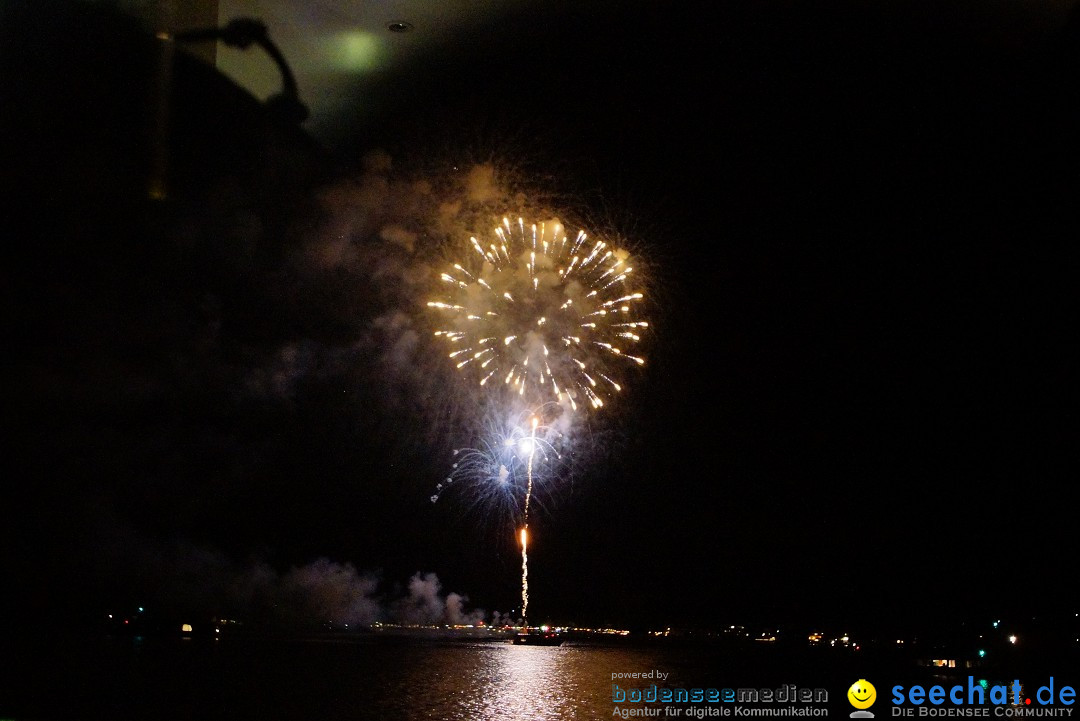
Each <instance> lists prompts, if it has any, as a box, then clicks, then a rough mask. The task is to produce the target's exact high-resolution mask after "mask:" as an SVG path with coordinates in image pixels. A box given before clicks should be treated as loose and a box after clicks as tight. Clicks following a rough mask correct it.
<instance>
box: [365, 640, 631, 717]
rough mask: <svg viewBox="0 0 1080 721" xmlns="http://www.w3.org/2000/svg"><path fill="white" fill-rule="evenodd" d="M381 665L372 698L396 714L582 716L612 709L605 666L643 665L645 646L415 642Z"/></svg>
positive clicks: (609, 671)
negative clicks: (639, 649)
mask: <svg viewBox="0 0 1080 721" xmlns="http://www.w3.org/2000/svg"><path fill="white" fill-rule="evenodd" d="M398 651H399V652H403V653H404V655H403V657H402V658H400V659H398V661H399V663H395V664H393V665H392V666H391V665H388V666H385V667H383V668H382V669H381V670H380V672H379V677H378V678H377V679H376V680H375V681H376V685H377V686H378V687H379V688H381V689H383V691H382V692H381V698H380V699H379V700H380V703H379V704H378V706H379V707H380V708H381V709H382V710H383V711H385V712H388V713H391V714H393V715H395V716H399V717H403V718H425V719H427V718H430V719H451V720H454V721H457V720H459V719H460V720H462V721H464V720H465V719H482V720H485V721H488V720H490V721H502V720H509V719H588V718H601V717H604V718H606V717H608V716H610V715H611V683H610V679H611V674H612V673H613V672H615V671H622V670H645V669H647V668H649V664H650V663H651V660H650V659H649V658H648V654H645V653H642V652H635V651H631V650H623V649H610V648H589V647H573V646H562V647H544V646H515V645H513V644H509V643H488V644H475V645H464V646H462V645H445V646H415V647H410V648H408V649H398Z"/></svg>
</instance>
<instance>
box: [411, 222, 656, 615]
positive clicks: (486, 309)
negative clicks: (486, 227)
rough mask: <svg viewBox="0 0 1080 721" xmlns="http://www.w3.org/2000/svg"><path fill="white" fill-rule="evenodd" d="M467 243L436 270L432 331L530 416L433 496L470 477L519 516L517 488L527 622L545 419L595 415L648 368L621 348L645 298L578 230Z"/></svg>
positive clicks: (480, 491) (546, 227)
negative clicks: (436, 323) (629, 374)
mask: <svg viewBox="0 0 1080 721" xmlns="http://www.w3.org/2000/svg"><path fill="white" fill-rule="evenodd" d="M485 246H486V247H485ZM469 248H470V249H471V251H470V252H469V253H468V254H467V255H466V257H465V258H463V259H462V260H461V261H460V262H457V263H454V264H453V265H452V267H451V268H450V269H448V270H446V271H445V272H443V273H441V275H440V282H441V287H442V292H441V293H440V295H439V297H437V298H436V299H433V300H430V301H429V302H428V303H427V305H428V307H429V308H431V309H433V310H434V311H436V312H437V313H439V314H440V317H441V318H442V321H441V327H440V328H439V330H436V331H435V336H436V337H438V338H440V339H441V340H443V341H445V342H446V343H448V344H449V345H450V347H451V350H450V352H449V354H448V355H449V357H450V359H451V361H452V362H453V363H454V365H455V366H456V367H457V369H458V370H460V371H462V372H463V373H464V374H466V375H468V376H471V377H472V378H473V379H474V381H475V382H476V383H477V384H478V386H479V387H480V388H483V389H484V393H485V394H487V395H489V396H490V397H491V398H492V399H493V400H496V402H497V403H498V405H499V406H500V407H504V408H505V407H507V406H508V405H509V406H511V407H515V408H522V407H527V408H536V409H537V410H536V411H532V412H530V413H529V414H528V415H529V418H528V423H527V425H526V426H525V427H524V428H523V427H522V426H521V425H513V426H512V430H511V431H510V432H509V433H500V432H496V433H493V434H488V440H486V441H485V443H484V445H483V447H482V448H480V449H464V450H460V451H455V455H457V456H458V459H457V461H456V462H455V463H454V466H453V469H454V470H453V472H452V473H451V474H450V476H449V477H448V478H447V479H446V480H445V481H444V483H440V484H439V486H438V487H437V488H436V493H435V494H434V495H433V496H432V497H431V500H432V501H433V502H434V501H437V500H438V499H439V497H440V495H441V494H442V492H443V491H444V490H446V489H447V488H449V487H451V486H452V485H453V484H454V483H455V482H456V481H460V480H463V479H468V480H469V481H470V485H471V486H472V488H473V493H474V498H475V499H477V501H478V502H483V503H495V504H497V505H504V506H508V507H510V508H511V509H513V510H515V511H516V510H518V506H517V499H518V498H519V497H521V492H522V490H523V491H524V500H523V504H522V506H521V517H522V519H523V524H522V527H521V530H520V533H519V540H520V543H521V610H522V620H523V622H525V623H526V624H527V623H528V620H527V618H528V607H529V556H528V532H529V505H530V503H531V501H532V497H533V488H534V478H535V472H536V471H537V470H538V468H537V465H538V463H539V465H541V466H546V465H547V463H548V462H549V461H550V460H551V459H552V458H554V459H559V458H561V456H560V454H559V453H558V451H557V450H556V449H555V444H556V443H558V442H560V441H561V440H562V439H563V438H564V436H563V435H562V434H559V433H558V432H555V434H556V435H554V436H553V435H552V433H553V431H552V428H551V426H547V425H543V423H544V422H545V421H556V420H557V421H558V422H559V423H562V424H569V423H571V422H572V420H573V417H574V415H575V414H576V412H577V411H578V410H579V408H580V407H584V408H585V409H592V410H596V409H599V408H602V407H603V406H604V404H605V400H606V399H608V398H609V397H610V396H611V395H612V394H614V393H618V392H620V391H621V390H622V388H623V386H622V383H621V382H620V380H619V379H620V378H622V377H623V375H624V373H625V372H626V371H627V369H628V368H633V367H638V366H642V365H644V364H645V361H644V359H643V358H642V357H640V356H639V355H635V354H633V353H632V352H627V351H626V350H625V349H626V348H628V347H632V346H635V345H636V344H637V343H638V342H639V341H640V340H641V337H640V333H641V332H642V331H643V330H644V329H646V328H648V326H649V324H648V323H647V322H646V321H643V320H641V319H640V313H639V310H638V308H639V307H640V304H641V301H642V300H643V299H644V294H643V293H642V292H640V291H639V290H635V289H634V288H633V287H632V281H631V278H633V277H634V276H632V275H631V274H632V273H633V267H632V266H631V265H630V263H629V255H628V254H627V253H626V252H624V251H622V250H619V249H617V248H614V247H612V246H610V245H609V244H608V243H606V242H605V241H603V240H590V239H589V238H588V236H587V235H586V233H585V232H584V231H578V232H577V234H576V235H574V236H573V237H572V238H571V236H569V235H567V234H566V232H565V229H564V228H563V226H562V224H561V223H559V222H558V221H550V222H545V223H540V224H529V225H526V224H525V221H524V220H523V219H522V218H518V220H517V222H516V223H513V222H511V221H510V220H509V219H508V218H503V221H502V225H501V226H498V227H496V228H495V229H494V231H493V234H492V237H491V238H489V239H487V241H486V242H485V243H481V241H480V240H478V239H477V238H476V237H470V238H469ZM522 467H524V474H522ZM522 475H524V478H522ZM522 482H524V489H522V488H521V485H522ZM514 515H517V514H516V513H515V514H514Z"/></svg>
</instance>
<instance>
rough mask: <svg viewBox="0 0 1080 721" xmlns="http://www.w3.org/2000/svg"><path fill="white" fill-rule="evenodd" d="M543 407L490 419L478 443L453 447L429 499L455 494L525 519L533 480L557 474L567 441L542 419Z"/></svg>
mask: <svg viewBox="0 0 1080 721" xmlns="http://www.w3.org/2000/svg"><path fill="white" fill-rule="evenodd" d="M544 411H545V409H544V408H543V407H541V408H537V409H533V410H530V411H528V412H519V413H512V414H510V417H509V418H508V419H507V420H506V421H504V422H499V421H497V420H495V419H489V420H488V422H487V423H485V424H484V427H483V431H482V436H483V440H482V442H481V443H480V444H479V445H478V447H475V448H458V449H455V450H454V463H453V465H452V467H451V471H450V474H449V475H448V476H447V477H446V478H444V479H443V480H442V482H440V483H439V484H438V485H437V486H436V487H435V493H433V494H432V496H431V502H432V503H435V502H437V501H438V500H439V499H440V498H442V496H443V494H444V493H456V494H457V495H458V496H459V497H461V498H462V499H463V500H464V501H465V503H466V504H467V505H472V506H473V507H475V508H476V509H477V510H478V511H482V512H484V513H492V512H494V513H500V512H501V513H502V514H504V515H505V516H507V517H516V518H522V517H524V518H526V519H527V518H528V512H529V507H530V504H531V502H532V498H533V495H534V494H533V491H534V488H535V485H534V481H540V482H541V483H542V482H543V481H546V480H549V479H551V478H554V477H555V475H556V471H557V469H558V467H559V466H560V462H561V461H562V460H563V455H562V452H561V451H560V449H561V448H562V447H563V445H564V444H565V442H566V436H565V435H564V434H563V433H562V432H560V431H559V430H558V429H557V428H555V427H554V426H549V425H543V424H542V423H540V422H539V419H540V418H542V417H543V414H544ZM534 420H535V421H536V424H535V425H533V421H534Z"/></svg>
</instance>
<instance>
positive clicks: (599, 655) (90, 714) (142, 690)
mask: <svg viewBox="0 0 1080 721" xmlns="http://www.w3.org/2000/svg"><path fill="white" fill-rule="evenodd" d="M5 661H6V664H5V665H6V666H9V668H8V669H7V670H5V672H4V677H3V679H0V719H18V720H23V719H27V720H29V719H42V720H43V719H65V720H69V719H70V720H74V719H90V718H94V719H97V718H101V719H294V718H295V719H316V720H330V719H343V720H344V719H387V720H395V719H445V720H447V721H465V720H469V721H509V720H512V719H513V720H517V719H609V718H612V717H613V710H614V709H615V708H616V706H617V704H615V703H613V698H612V693H613V688H612V684H613V683H618V684H619V686H620V688H621V689H627V688H630V687H635V688H647V687H648V686H650V685H651V684H653V683H657V685H658V686H661V687H684V688H724V687H731V686H735V687H739V686H744V685H745V686H754V687H760V688H765V687H769V688H776V687H779V686H781V685H783V684H796V685H797V686H798V687H799V688H816V687H824V688H827V689H828V692H829V704H827V705H825V708H828V709H829V710H830V711H829V716H832V717H836V718H846V717H847V712H849V711H850V710H851V709H850V707H847V708H845V707H846V706H847V704H846V702H845V701H844V693H845V691H846V689H847V686H849V685H850V684H851V683H853V682H854V681H855V680H857V679H858V678H862V677H866V678H873V676H872V674H875V673H877V674H878V677H881V676H882V675H883V673H882V671H881V669H877V668H875V667H874V666H873V665H872V664H868V663H866V662H865V661H863V660H860V659H858V658H856V657H851V656H845V657H843V658H838V657H834V658H830V659H825V658H824V657H821V658H818V659H814V658H809V657H805V656H802V655H795V656H791V655H784V654H781V653H779V649H757V648H750V649H742V650H733V649H732V648H730V647H726V646H686V645H652V644H637V645H635V644H621V645H620V644H610V645H607V644H589V643H581V644H575V643H569V644H566V645H563V646H559V647H540V646H515V645H512V644H510V643H507V642H505V641H465V640H438V639H409V638H380V637H351V638H331V639H308V640H280V639H277V640H258V639H237V638H233V639H225V638H223V639H220V640H214V639H186V640H184V639H162V638H151V639H142V640H139V639H132V638H105V639H100V638H99V639H88V640H84V641H81V642H78V643H72V644H71V645H70V647H67V646H66V647H64V648H63V649H62V650H60V649H58V648H54V647H53V646H51V645H49V644H41V645H40V646H39V647H38V648H36V649H32V650H30V651H29V652H27V653H25V654H16V655H15V657H14V658H13V657H12V655H11V654H9V655H8V656H7V657H6V658H5ZM13 661H14V662H13ZM656 671H659V672H662V673H663V674H666V678H665V679H663V680H661V681H658V680H656V679H648V678H642V679H634V678H633V677H629V678H627V677H620V678H619V679H613V674H633V673H649V672H656ZM892 675H893V677H895V674H892ZM720 705H722V704H720ZM697 706H698V707H702V706H708V704H697ZM713 706H718V705H717V704H713ZM729 706H730V705H729ZM638 707H641V705H640V704H638ZM654 707H655V705H654ZM683 708H684V709H685V708H687V705H685V704H684V705H683ZM680 716H681V717H682V718H687V715H686V714H685V713H683V714H680Z"/></svg>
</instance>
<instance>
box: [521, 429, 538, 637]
mask: <svg viewBox="0 0 1080 721" xmlns="http://www.w3.org/2000/svg"><path fill="white" fill-rule="evenodd" d="M539 423H540V420H539V419H538V418H537V417H536V416H533V419H532V433H531V434H530V435H529V438H528V440H527V441H526V442H527V443H528V448H527V450H528V453H529V463H528V476H529V481H528V485H527V487H526V491H525V526H524V527H523V528H522V529H521V621H522V623H524V624H525V625H526V626H528V625H529V552H528V546H529V501H530V500H531V499H532V489H533V456H535V455H536V427H537V425H539Z"/></svg>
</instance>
